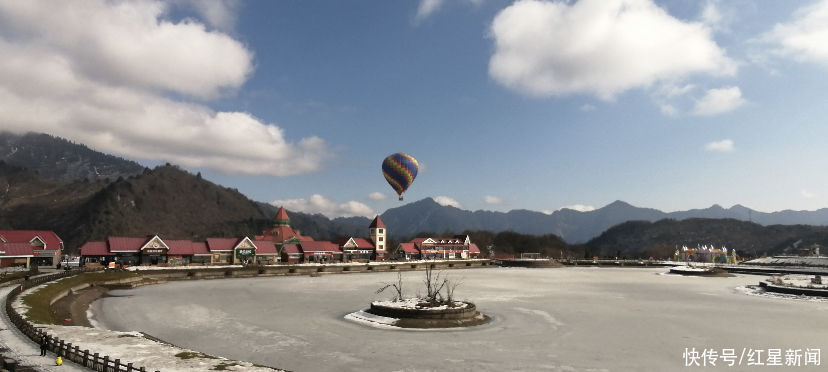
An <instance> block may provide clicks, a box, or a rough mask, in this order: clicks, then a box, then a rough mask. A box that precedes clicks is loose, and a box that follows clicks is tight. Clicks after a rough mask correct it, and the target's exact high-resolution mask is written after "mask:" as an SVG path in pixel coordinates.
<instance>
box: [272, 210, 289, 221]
mask: <svg viewBox="0 0 828 372" xmlns="http://www.w3.org/2000/svg"><path fill="white" fill-rule="evenodd" d="M275 219H276V220H290V217H288V214H287V211H285V207H279V211H278V212H276V218H275Z"/></svg>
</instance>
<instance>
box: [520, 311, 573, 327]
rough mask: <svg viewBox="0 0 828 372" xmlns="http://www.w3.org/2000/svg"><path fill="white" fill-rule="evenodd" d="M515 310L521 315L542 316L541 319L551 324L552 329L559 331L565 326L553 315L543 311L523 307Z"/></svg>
mask: <svg viewBox="0 0 828 372" xmlns="http://www.w3.org/2000/svg"><path fill="white" fill-rule="evenodd" d="M515 310H517V311H520V312H521V313H524V314H530V315H537V316H540V317H541V318H543V320H545V321H546V322H547V323H549V324H550V325H551V326H552V329H558V327H560V326H563V325H564V324H563V323H561V321H559V320H558V319H555V317H554V316H552V314H549V313H548V312H546V311H543V310H535V309H527V308H523V307H516V308H515Z"/></svg>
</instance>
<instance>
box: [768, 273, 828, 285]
mask: <svg viewBox="0 0 828 372" xmlns="http://www.w3.org/2000/svg"><path fill="white" fill-rule="evenodd" d="M812 278H814V276H813V275H793V274H789V275H782V276H772V277H771V278H770V279H769V281H771V282H773V281H776V280H779V281H781V283H778V284H780V285H784V286H788V287H799V288H814V289H828V278H823V279H822V282H823V283H824V284H814V283H812V282H811V279H812Z"/></svg>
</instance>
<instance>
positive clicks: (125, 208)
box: [0, 166, 271, 251]
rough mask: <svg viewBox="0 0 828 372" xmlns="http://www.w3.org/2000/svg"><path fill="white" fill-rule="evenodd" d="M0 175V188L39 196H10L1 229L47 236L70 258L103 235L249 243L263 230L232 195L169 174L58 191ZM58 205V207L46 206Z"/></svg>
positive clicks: (0, 211) (250, 206) (8, 171)
mask: <svg viewBox="0 0 828 372" xmlns="http://www.w3.org/2000/svg"><path fill="white" fill-rule="evenodd" d="M0 172H2V174H0V180H3V179H7V180H11V181H12V182H14V183H15V184H19V183H25V184H28V185H32V184H35V185H39V186H38V188H39V189H42V190H44V192H42V193H41V195H40V196H38V197H23V196H13V197H11V199H10V201H8V202H6V203H4V204H3V205H0V222H2V224H3V225H4V227H5V228H17V229H35V228H37V229H49V230H55V232H57V233H58V235H60V236H61V237H62V238H63V239H64V241H65V242H66V247H67V249H68V250H70V251H74V250H76V249H77V248H78V247H79V246H80V245H81V244H82V243H83V242H86V241H88V240H102V239H105V238H106V237H107V236H110V235H125V236H145V235H148V234H159V235H162V236H163V237H164V238H169V239H176V238H177V239H204V238H206V237H208V236H240V235H246V236H252V235H255V234H259V233H261V231H262V230H263V229H264V228H265V227H266V226H268V225H269V224H270V223H271V220H270V218H268V217H265V215H263V214H262V212H261V211H260V210H259V208H258V206H257V205H256V204H255V203H254V202H252V201H250V200H249V199H247V198H246V197H245V196H244V195H242V194H241V193H239V192H238V191H237V190H233V189H229V188H225V187H221V186H218V185H216V184H213V183H211V182H208V181H205V180H203V179H201V177H200V176H198V175H193V174H190V173H187V172H184V171H182V170H180V169H178V168H177V167H174V166H161V167H157V168H155V169H153V170H146V171H145V172H144V173H143V174H141V175H138V176H132V177H129V178H120V179H118V180H116V181H114V182H112V183H109V184H103V183H88V182H74V183H70V184H68V185H66V184H61V185H58V184H56V183H55V182H53V181H46V180H43V179H42V178H40V177H38V176H37V175H35V174H34V173H32V172H28V171H24V170H21V169H20V168H12V167H9V166H5V167H4V168H0ZM0 186H2V185H0ZM12 189H13V188H12ZM58 199H60V200H61V202H60V203H55V202H53V200H58Z"/></svg>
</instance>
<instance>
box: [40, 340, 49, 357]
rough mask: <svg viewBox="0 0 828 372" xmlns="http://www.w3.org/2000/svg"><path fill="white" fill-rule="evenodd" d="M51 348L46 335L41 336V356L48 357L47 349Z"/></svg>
mask: <svg viewBox="0 0 828 372" xmlns="http://www.w3.org/2000/svg"><path fill="white" fill-rule="evenodd" d="M48 348H49V340H48V339H46V335H42V336H40V356H46V349H48Z"/></svg>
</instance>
